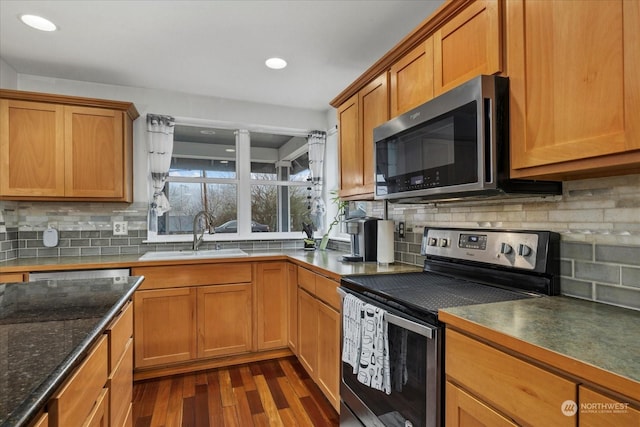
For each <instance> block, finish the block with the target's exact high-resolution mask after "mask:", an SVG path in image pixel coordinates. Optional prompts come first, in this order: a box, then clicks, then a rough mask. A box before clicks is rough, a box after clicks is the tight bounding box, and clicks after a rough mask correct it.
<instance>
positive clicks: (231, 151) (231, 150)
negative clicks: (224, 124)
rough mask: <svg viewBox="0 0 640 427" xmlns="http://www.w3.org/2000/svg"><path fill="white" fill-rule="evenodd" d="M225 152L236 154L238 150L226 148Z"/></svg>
mask: <svg viewBox="0 0 640 427" xmlns="http://www.w3.org/2000/svg"><path fill="white" fill-rule="evenodd" d="M224 151H226V152H227V153H235V152H236V149H235V148H225V149H224Z"/></svg>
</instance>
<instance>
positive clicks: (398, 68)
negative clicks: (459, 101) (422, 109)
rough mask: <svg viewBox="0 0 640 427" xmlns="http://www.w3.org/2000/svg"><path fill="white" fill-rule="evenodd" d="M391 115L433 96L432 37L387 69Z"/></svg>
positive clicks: (400, 112)
mask: <svg viewBox="0 0 640 427" xmlns="http://www.w3.org/2000/svg"><path fill="white" fill-rule="evenodd" d="M389 83H390V86H391V90H390V98H391V117H396V116H398V115H400V114H402V113H404V112H407V111H409V110H411V109H412V108H414V107H417V106H418V105H420V104H422V103H424V102H427V101H428V100H430V99H431V98H433V38H432V37H429V38H428V39H427V40H426V41H424V42H422V43H421V44H420V45H419V46H418V47H416V48H415V49H413V50H412V51H411V52H409V53H407V54H406V55H405V56H403V57H402V58H401V59H400V60H398V62H396V63H395V64H393V65H392V66H391V69H390V70H389Z"/></svg>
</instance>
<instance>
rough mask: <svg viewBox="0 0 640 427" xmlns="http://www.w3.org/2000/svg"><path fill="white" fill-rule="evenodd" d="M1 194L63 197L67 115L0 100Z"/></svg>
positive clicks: (44, 106) (44, 105) (57, 108)
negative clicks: (65, 123) (65, 122)
mask: <svg viewBox="0 0 640 427" xmlns="http://www.w3.org/2000/svg"><path fill="white" fill-rule="evenodd" d="M0 195H1V196H27V197H38V196H64V112H63V107H62V106H60V105H55V104H47V103H39V102H27V101H13V100H6V99H3V100H0Z"/></svg>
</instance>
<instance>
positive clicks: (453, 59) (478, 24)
mask: <svg viewBox="0 0 640 427" xmlns="http://www.w3.org/2000/svg"><path fill="white" fill-rule="evenodd" d="M500 9H501V8H500V3H499V2H498V0H478V1H475V2H473V3H471V4H470V5H469V6H467V7H466V8H465V9H463V10H462V11H461V12H460V13H458V14H457V15H455V16H454V17H453V18H451V20H449V21H447V22H446V23H444V24H443V25H442V26H441V27H440V28H438V30H436V32H435V33H434V35H433V46H434V47H433V58H434V59H433V62H434V66H433V89H434V94H435V95H439V94H441V93H443V92H446V91H447V90H449V89H452V88H454V87H456V86H458V85H459V84H461V83H464V82H466V81H467V80H469V79H471V78H473V77H475V76H477V75H480V74H496V73H499V72H501V71H502V37H501V16H500V15H501V10H500Z"/></svg>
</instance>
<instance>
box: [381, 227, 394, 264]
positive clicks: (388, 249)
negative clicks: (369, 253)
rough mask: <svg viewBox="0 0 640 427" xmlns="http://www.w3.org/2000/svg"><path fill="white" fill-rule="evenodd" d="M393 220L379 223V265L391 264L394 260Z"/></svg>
mask: <svg viewBox="0 0 640 427" xmlns="http://www.w3.org/2000/svg"><path fill="white" fill-rule="evenodd" d="M394 228H395V227H394V224H393V221H392V220H382V221H378V263H379V264H391V263H393V261H394V258H393V231H394Z"/></svg>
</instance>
